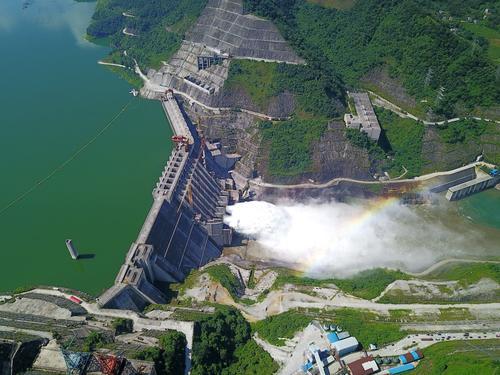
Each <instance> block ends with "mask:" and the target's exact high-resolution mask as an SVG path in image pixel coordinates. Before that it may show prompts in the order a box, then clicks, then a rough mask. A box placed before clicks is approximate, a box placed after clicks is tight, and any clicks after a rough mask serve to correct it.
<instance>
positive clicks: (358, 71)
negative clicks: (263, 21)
mask: <svg viewBox="0 0 500 375" xmlns="http://www.w3.org/2000/svg"><path fill="white" fill-rule="evenodd" d="M460 3H461V5H462V3H463V2H460ZM439 4H440V3H439V2H434V1H431V0H403V1H392V0H365V1H357V2H355V5H354V6H353V7H352V8H351V9H348V10H343V11H339V10H336V9H330V8H323V7H321V6H319V5H315V4H310V3H307V2H305V1H304V0H283V1H277V0H245V7H246V9H247V11H249V12H252V13H256V14H258V15H260V16H263V17H266V18H269V19H271V20H273V21H274V22H275V23H276V24H277V25H278V27H279V28H280V30H281V32H282V33H283V35H284V36H285V38H286V39H287V40H289V41H290V42H291V43H292V45H293V47H294V48H295V49H296V50H297V51H298V52H299V53H300V54H301V55H302V57H304V58H305V59H306V60H307V61H308V63H310V64H311V65H317V64H319V65H320V66H321V68H322V69H324V66H325V65H326V66H328V69H330V70H332V71H333V72H334V73H336V74H338V75H339V76H340V77H341V79H342V80H343V81H344V82H345V83H346V85H348V86H359V85H360V82H361V79H362V78H363V77H364V76H365V75H366V74H367V73H369V72H370V71H372V70H373V69H374V68H376V67H381V66H383V67H385V68H386V69H388V71H389V74H390V76H391V77H394V78H397V79H398V80H399V81H400V82H401V83H402V85H403V86H404V87H405V89H406V90H407V92H408V93H409V94H410V95H411V96H413V97H415V98H416V99H418V100H424V101H426V102H427V103H428V106H429V111H430V112H432V113H433V114H434V115H435V116H437V117H441V118H442V117H453V116H454V115H455V114H463V113H470V112H471V111H473V110H474V109H475V108H476V107H490V106H494V105H498V103H499V102H500V88H499V87H500V85H499V84H498V83H499V82H498V75H497V74H496V71H497V68H496V66H495V64H494V62H493V61H491V59H489V58H488V53H487V46H486V45H484V43H483V44H481V43H475V42H473V41H471V40H468V39H466V38H464V37H461V36H460V35H456V34H455V33H454V32H453V31H452V27H450V25H449V24H448V23H447V22H443V21H442V19H440V18H439V17H438V15H439V14H440V13H439V10H437V9H439V7H440V6H439ZM488 4H489V2H484V1H483V2H481V1H476V2H474V1H472V0H470V1H466V2H465V7H464V6H463V5H462V8H463V9H464V10H463V12H465V13H467V12H468V9H469V10H470V14H472V15H474V14H476V13H477V12H479V10H480V9H483V7H485V6H487V5H488ZM497 7H498V5H497ZM447 8H450V9H453V8H452V7H446V8H445V9H447ZM490 9H492V12H494V11H495V8H494V7H493V6H492V7H491V8H490ZM473 10H474V11H473ZM495 14H496V13H495ZM462 16H463V15H462ZM495 17H496V16H492V17H491V22H493V23H494V22H496V21H494V20H495V19H496V18H495ZM448 19H449V18H448Z"/></svg>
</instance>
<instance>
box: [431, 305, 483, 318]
mask: <svg viewBox="0 0 500 375" xmlns="http://www.w3.org/2000/svg"><path fill="white" fill-rule="evenodd" d="M475 319H476V318H475V317H474V315H472V314H471V313H470V311H469V309H462V308H456V307H449V308H446V309H439V320H442V321H450V320H475Z"/></svg>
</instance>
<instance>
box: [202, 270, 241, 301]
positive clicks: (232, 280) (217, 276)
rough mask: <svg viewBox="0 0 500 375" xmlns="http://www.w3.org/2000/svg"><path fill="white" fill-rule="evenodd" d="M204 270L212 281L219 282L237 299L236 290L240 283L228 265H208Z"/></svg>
mask: <svg viewBox="0 0 500 375" xmlns="http://www.w3.org/2000/svg"><path fill="white" fill-rule="evenodd" d="M205 271H206V273H208V274H209V275H210V277H211V278H212V279H213V280H214V281H217V282H219V283H220V284H221V285H222V286H223V287H224V288H226V289H227V291H228V292H229V294H230V295H231V297H232V298H233V299H234V300H235V301H238V300H239V293H238V291H239V289H240V288H241V285H240V282H239V280H238V279H237V278H236V276H234V274H233V273H232V272H231V270H230V269H229V267H228V266H226V265H225V264H217V265H215V266H211V267H208V268H207V269H206V270H205Z"/></svg>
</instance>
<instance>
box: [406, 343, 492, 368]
mask: <svg viewBox="0 0 500 375" xmlns="http://www.w3.org/2000/svg"><path fill="white" fill-rule="evenodd" d="M423 352H424V360H422V361H421V362H420V364H419V365H418V366H417V368H416V369H415V370H414V371H412V374H415V375H466V374H491V375H493V374H498V373H500V361H499V360H498V358H500V341H499V340H471V341H449V342H440V343H436V344H434V345H432V346H430V347H428V348H425V349H424V350H423Z"/></svg>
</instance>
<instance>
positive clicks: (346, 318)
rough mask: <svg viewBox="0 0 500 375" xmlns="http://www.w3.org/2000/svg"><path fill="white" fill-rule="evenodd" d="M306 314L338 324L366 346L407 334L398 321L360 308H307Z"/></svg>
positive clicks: (386, 342) (389, 340) (393, 340)
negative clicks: (324, 309)
mask: <svg viewBox="0 0 500 375" xmlns="http://www.w3.org/2000/svg"><path fill="white" fill-rule="evenodd" d="M306 314H307V315H308V316H311V317H315V318H316V319H318V320H320V321H321V322H323V321H327V322H332V323H334V324H337V325H340V326H341V327H342V328H343V329H344V330H345V331H348V332H349V333H350V334H351V336H355V337H356V339H357V340H358V341H359V342H360V343H361V344H362V345H363V346H364V347H365V348H367V347H368V345H369V344H377V345H379V346H381V345H385V344H388V343H391V342H395V341H398V340H400V339H402V338H403V337H405V336H406V335H407V332H405V331H401V329H400V328H401V327H400V325H399V324H398V323H395V322H393V321H389V320H388V319H387V318H386V317H383V316H380V315H377V314H375V313H373V312H371V311H368V310H361V309H349V308H342V309H335V310H331V311H330V310H328V311H319V310H314V309H308V311H307V312H306Z"/></svg>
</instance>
